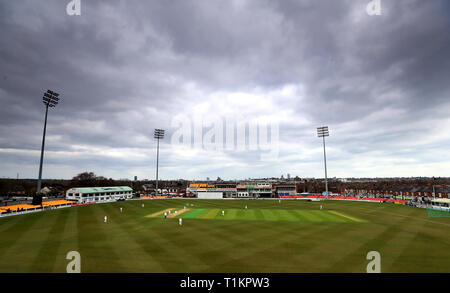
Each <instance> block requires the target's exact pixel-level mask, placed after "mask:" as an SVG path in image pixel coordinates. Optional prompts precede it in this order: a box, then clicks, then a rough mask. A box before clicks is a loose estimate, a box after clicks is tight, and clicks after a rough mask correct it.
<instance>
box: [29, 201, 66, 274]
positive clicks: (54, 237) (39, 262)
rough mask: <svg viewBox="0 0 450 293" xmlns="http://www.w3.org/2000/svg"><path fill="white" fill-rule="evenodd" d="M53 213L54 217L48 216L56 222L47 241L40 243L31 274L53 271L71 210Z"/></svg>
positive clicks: (48, 234)
mask: <svg viewBox="0 0 450 293" xmlns="http://www.w3.org/2000/svg"><path fill="white" fill-rule="evenodd" d="M53 213H54V214H53V215H48V216H47V218H50V217H52V218H53V219H54V220H53V223H52V225H51V228H50V229H49V230H48V232H47V235H46V237H45V239H44V240H43V241H40V249H39V252H38V253H37V255H36V257H35V258H34V260H33V263H32V265H31V272H35V273H49V272H51V271H52V270H53V266H54V264H55V261H56V256H57V251H58V248H59V246H60V245H61V238H62V234H63V233H64V227H65V225H66V221H67V218H68V215H69V210H68V209H62V210H58V211H53ZM41 235H42V234H41ZM36 248H37V247H36Z"/></svg>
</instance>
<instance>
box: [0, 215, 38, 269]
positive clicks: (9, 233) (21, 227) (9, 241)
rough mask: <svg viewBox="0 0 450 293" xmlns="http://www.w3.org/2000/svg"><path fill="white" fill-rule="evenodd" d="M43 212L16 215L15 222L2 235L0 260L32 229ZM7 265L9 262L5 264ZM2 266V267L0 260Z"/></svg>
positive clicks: (0, 238) (0, 239)
mask: <svg viewBox="0 0 450 293" xmlns="http://www.w3.org/2000/svg"><path fill="white" fill-rule="evenodd" d="M42 214H43V213H35V214H28V215H21V216H16V217H18V218H16V219H15V220H16V221H15V222H14V224H13V225H12V226H10V227H8V228H7V229H6V230H4V231H3V232H2V235H1V237H0V260H2V256H3V255H6V253H7V252H8V251H9V250H11V249H12V248H14V246H15V245H16V243H19V240H20V239H22V237H23V235H25V234H26V233H27V232H28V231H29V230H31V229H32V228H33V227H34V226H35V225H36V224H37V223H38V222H39V220H40V219H41V217H42ZM5 265H7V264H5ZM0 267H2V265H1V262H0Z"/></svg>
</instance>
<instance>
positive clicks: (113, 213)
mask: <svg viewBox="0 0 450 293" xmlns="http://www.w3.org/2000/svg"><path fill="white" fill-rule="evenodd" d="M101 208H102V210H103V211H104V213H105V214H108V215H109V217H110V220H109V221H111V223H112V224H114V225H116V226H117V227H118V228H119V229H120V231H121V232H122V233H121V234H124V236H125V237H124V236H121V235H117V237H120V238H122V239H123V240H122V239H121V240H120V244H121V247H116V246H114V247H113V248H114V250H117V249H120V250H122V248H123V247H124V246H126V247H127V254H126V257H121V258H120V259H119V261H120V264H121V266H122V267H123V268H124V269H125V270H126V271H127V272H131V273H135V272H143V273H148V272H168V271H169V270H168V269H169V268H168V267H166V266H164V262H162V261H160V260H158V259H157V258H155V257H153V255H154V254H157V253H156V252H157V251H164V252H166V253H169V251H167V249H166V248H165V247H164V246H160V245H159V244H158V243H156V242H154V241H153V240H154V239H149V238H147V237H146V234H148V230H150V229H151V227H148V229H145V230H135V225H136V224H135V223H134V222H129V221H128V217H127V216H126V215H123V214H120V213H119V212H118V211H117V209H115V208H114V209H113V207H112V206H111V205H103V206H101ZM148 223H149V222H148V221H145V224H146V226H151V225H150V224H148ZM152 223H154V222H152ZM155 248H156V249H155ZM120 255H121V254H120ZM133 257H134V259H137V260H139V261H137V262H136V261H130V259H133Z"/></svg>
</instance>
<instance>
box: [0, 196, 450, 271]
mask: <svg viewBox="0 0 450 293" xmlns="http://www.w3.org/2000/svg"><path fill="white" fill-rule="evenodd" d="M142 203H144V204H145V207H144V208H143V207H142V206H141V205H142ZM192 204H193V205H192ZM245 205H247V206H248V209H247V210H245V209H244V206H245ZM320 205H323V207H324V209H323V210H320V209H319V207H320ZM184 206H186V207H187V208H188V209H189V210H188V211H186V212H185V213H183V214H178V216H179V217H182V218H183V226H181V227H180V226H179V225H178V219H177V217H174V218H168V219H164V217H163V216H162V215H158V216H154V217H148V215H151V214H154V213H158V212H161V211H163V210H166V209H169V208H172V209H175V210H178V211H179V212H178V213H180V212H181V211H182V210H183V208H184ZM120 207H123V213H120V210H119V208H120ZM222 210H224V211H225V215H224V216H222V215H221V212H222ZM105 215H106V216H108V223H104V222H103V218H104V216H105ZM449 248H450V218H430V217H428V215H427V211H426V210H424V209H417V208H412V207H408V206H402V205H394V204H378V203H361V202H342V201H326V202H306V201H296V200H282V202H281V203H279V202H278V201H276V200H144V201H126V202H116V203H108V204H97V205H90V206H80V207H73V208H66V209H60V210H54V211H46V212H39V213H34V214H27V215H21V216H13V217H5V218H0V272H65V271H66V266H67V264H68V262H69V260H66V254H67V252H69V251H73V250H75V251H78V252H80V254H81V271H82V272H365V270H366V266H367V263H368V262H369V261H368V260H366V255H367V253H368V252H369V251H372V250H375V251H378V252H380V254H381V271H382V272H450V249H449Z"/></svg>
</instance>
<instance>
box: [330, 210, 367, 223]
mask: <svg viewBox="0 0 450 293" xmlns="http://www.w3.org/2000/svg"><path fill="white" fill-rule="evenodd" d="M329 213H332V214H335V215H338V216H340V217H343V218H346V219H349V220H351V221H354V222H358V223H360V222H362V220H360V219H358V218H355V217H352V216H349V215H346V214H344V213H341V212H338V211H329Z"/></svg>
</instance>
